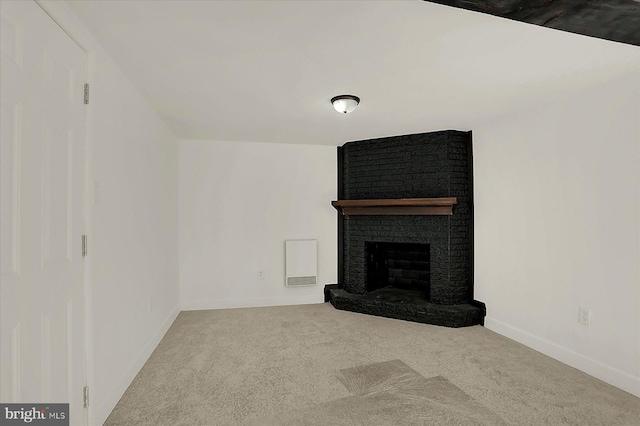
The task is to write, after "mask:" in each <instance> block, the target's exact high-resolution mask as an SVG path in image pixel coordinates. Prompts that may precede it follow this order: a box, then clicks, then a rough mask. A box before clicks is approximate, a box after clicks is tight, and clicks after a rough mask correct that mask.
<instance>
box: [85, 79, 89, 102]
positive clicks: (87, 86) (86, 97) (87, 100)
mask: <svg viewBox="0 0 640 426" xmlns="http://www.w3.org/2000/svg"><path fill="white" fill-rule="evenodd" d="M84 104H85V105H88V104H89V83H85V85H84Z"/></svg>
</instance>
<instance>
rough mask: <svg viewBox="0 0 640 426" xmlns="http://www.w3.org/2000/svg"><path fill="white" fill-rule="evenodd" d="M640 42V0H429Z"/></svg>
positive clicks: (609, 38) (569, 29)
mask: <svg viewBox="0 0 640 426" xmlns="http://www.w3.org/2000/svg"><path fill="white" fill-rule="evenodd" d="M428 1H430V2H431V3H439V4H444V5H447V6H454V7H459V8H462V9H467V10H473V11H476V12H482V13H487V14H489V15H494V16H500V17H502V18H508V19H513V20H516V21H521V22H528V23H530V24H535V25H540V26H543V27H547V28H554V29H557V30H562V31H568V32H571V33H576V34H582V35H586V36H591V37H597V38H602V39H605V40H611V41H617V42H620V43H626V44H632V45H635V46H640V0H495V1H491V0H428Z"/></svg>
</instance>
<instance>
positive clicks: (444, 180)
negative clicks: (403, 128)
mask: <svg viewBox="0 0 640 426" xmlns="http://www.w3.org/2000/svg"><path fill="white" fill-rule="evenodd" d="M470 144H471V134H470V133H467V132H458V131H442V132H433V133H424V134H416V135H405V136H398V137H390V138H382V139H374V140H368V141H357V142H349V143H346V144H345V145H344V146H343V147H342V155H343V188H342V189H343V191H344V198H345V199H348V200H349V199H352V200H355V199H382V198H423V197H424V198H427V197H457V199H458V204H457V205H455V206H454V215H453V216H346V217H345V218H344V245H343V249H344V251H343V255H344V282H343V283H341V284H342V286H343V288H344V289H345V290H346V291H347V292H349V293H353V294H364V293H365V284H366V283H365V280H366V265H365V259H364V253H365V249H364V244H365V242H366V241H387V242H416V243H428V244H430V245H431V290H430V292H431V293H430V294H429V295H426V297H428V298H429V301H430V303H433V304H442V305H455V304H460V303H467V302H468V301H469V300H468V298H469V291H468V290H469V285H470V284H469V282H470V280H469V278H470V277H469V258H470V255H469V253H470V246H469V244H470V229H471V222H470V221H471V216H470V208H469V201H470V188H469V180H470V179H469V164H468V161H469V150H470V146H471V145H470Z"/></svg>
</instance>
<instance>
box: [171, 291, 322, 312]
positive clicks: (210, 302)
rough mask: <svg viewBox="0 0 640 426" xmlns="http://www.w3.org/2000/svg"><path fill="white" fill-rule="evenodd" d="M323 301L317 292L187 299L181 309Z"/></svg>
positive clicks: (263, 305) (307, 303)
mask: <svg viewBox="0 0 640 426" xmlns="http://www.w3.org/2000/svg"><path fill="white" fill-rule="evenodd" d="M323 302H324V295H317V294H312V295H307V296H291V297H261V298H238V299H207V300H188V301H183V302H182V310H183V311H202V310H207V309H229V308H259V307H265V306H287V305H311V304H314V303H323Z"/></svg>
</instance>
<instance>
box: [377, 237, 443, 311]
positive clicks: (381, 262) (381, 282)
mask: <svg viewBox="0 0 640 426" xmlns="http://www.w3.org/2000/svg"><path fill="white" fill-rule="evenodd" d="M430 253H431V252H430V245H429V244H418V243H392V242H380V241H367V242H365V259H366V260H365V261H366V271H367V275H366V291H367V293H370V292H372V291H375V290H377V289H380V288H385V287H393V288H397V289H401V290H414V291H415V290H417V291H420V292H421V293H423V294H424V296H425V297H426V298H427V299H428V298H429V287H430V269H431V268H430V266H431V259H430Z"/></svg>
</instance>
